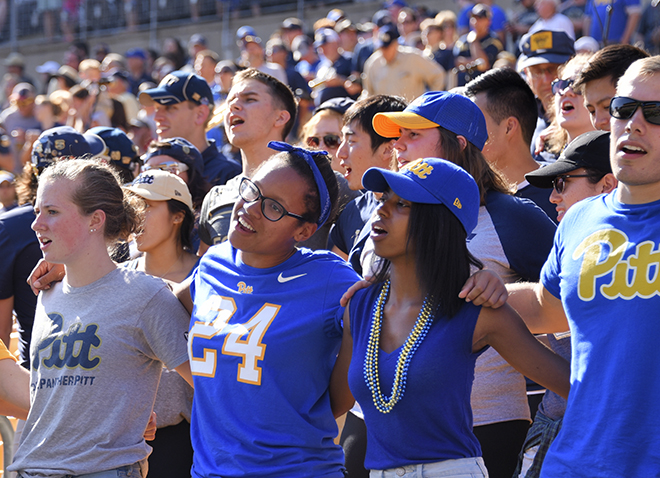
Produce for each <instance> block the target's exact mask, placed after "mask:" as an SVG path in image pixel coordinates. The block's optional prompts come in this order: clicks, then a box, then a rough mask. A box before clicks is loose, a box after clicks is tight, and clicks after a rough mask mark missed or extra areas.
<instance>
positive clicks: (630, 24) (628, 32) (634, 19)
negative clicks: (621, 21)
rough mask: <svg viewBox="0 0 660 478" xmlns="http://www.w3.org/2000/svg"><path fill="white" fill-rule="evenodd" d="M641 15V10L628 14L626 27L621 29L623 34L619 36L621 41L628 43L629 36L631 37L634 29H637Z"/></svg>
mask: <svg viewBox="0 0 660 478" xmlns="http://www.w3.org/2000/svg"><path fill="white" fill-rule="evenodd" d="M641 17H642V13H641V12H635V13H630V14H628V21H627V22H626V29H625V30H624V31H623V36H622V37H621V43H623V44H624V45H625V44H628V43H630V38H631V37H632V35H633V33H635V30H637V24H638V23H639V19H640V18H641Z"/></svg>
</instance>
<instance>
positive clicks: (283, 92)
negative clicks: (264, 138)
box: [232, 68, 298, 140]
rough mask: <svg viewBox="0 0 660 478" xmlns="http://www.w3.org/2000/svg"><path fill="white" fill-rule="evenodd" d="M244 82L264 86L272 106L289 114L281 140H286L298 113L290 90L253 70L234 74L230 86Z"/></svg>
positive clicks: (274, 79)
mask: <svg viewBox="0 0 660 478" xmlns="http://www.w3.org/2000/svg"><path fill="white" fill-rule="evenodd" d="M246 80H256V81H258V82H259V83H262V84H264V85H265V86H266V87H268V91H269V92H270V96H271V98H272V100H273V106H275V107H276V108H279V109H281V110H285V111H288V112H289V115H290V116H291V117H290V118H289V121H287V123H286V125H284V130H283V131H282V140H284V139H286V137H287V136H289V133H291V130H292V129H293V125H294V124H295V122H296V114H297V112H298V103H297V101H296V97H295V96H294V94H293V91H291V88H289V87H288V86H287V85H285V84H284V83H282V82H281V81H280V80H278V79H277V78H275V77H273V76H271V75H269V74H267V73H262V72H261V71H259V70H256V69H254V68H248V69H246V70H242V71H239V72H238V73H236V75H235V76H234V79H233V80H232V86H233V85H237V84H238V83H240V82H241V81H246Z"/></svg>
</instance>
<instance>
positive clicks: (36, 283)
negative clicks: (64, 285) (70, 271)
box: [27, 259, 66, 295]
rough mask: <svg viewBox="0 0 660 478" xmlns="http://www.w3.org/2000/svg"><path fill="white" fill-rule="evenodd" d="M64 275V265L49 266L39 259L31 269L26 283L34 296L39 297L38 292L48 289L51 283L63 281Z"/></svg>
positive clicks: (49, 264)
mask: <svg viewBox="0 0 660 478" xmlns="http://www.w3.org/2000/svg"><path fill="white" fill-rule="evenodd" d="M64 274H66V271H65V270H64V265H62V264H51V263H50V262H46V261H45V260H44V259H41V260H40V261H39V262H37V265H36V266H34V269H32V272H31V273H30V277H28V279H27V283H28V285H29V286H30V287H31V288H32V292H34V295H39V291H41V290H48V289H50V285H51V283H53V282H57V281H61V280H62V279H64Z"/></svg>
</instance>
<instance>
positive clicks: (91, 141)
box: [30, 126, 104, 170]
mask: <svg viewBox="0 0 660 478" xmlns="http://www.w3.org/2000/svg"><path fill="white" fill-rule="evenodd" d="M103 147H104V144H103V140H101V138H99V137H98V136H97V135H95V134H92V133H85V134H84V135H83V134H80V133H79V132H78V131H76V130H75V129H73V128H72V127H71V126H58V127H56V128H51V129H47V130H46V131H44V132H43V133H41V134H40V135H39V137H38V138H37V140H36V141H35V142H34V144H33V145H32V155H31V157H30V159H31V161H32V166H33V167H34V168H37V169H38V170H41V169H43V168H45V167H47V166H50V165H51V164H52V163H53V162H54V161H55V160H56V159H59V158H79V157H83V156H89V157H92V156H94V155H96V154H98V153H100V152H101V151H102V150H103Z"/></svg>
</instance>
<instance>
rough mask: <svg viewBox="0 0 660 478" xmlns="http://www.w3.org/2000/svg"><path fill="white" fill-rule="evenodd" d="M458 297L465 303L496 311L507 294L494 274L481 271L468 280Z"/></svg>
mask: <svg viewBox="0 0 660 478" xmlns="http://www.w3.org/2000/svg"><path fill="white" fill-rule="evenodd" d="M458 296H459V297H460V298H461V299H465V302H472V303H473V304H474V305H483V306H484V307H492V308H493V309H497V308H498V307H502V306H503V305H504V304H505V303H506V300H507V297H508V293H507V289H506V286H505V285H504V282H503V281H502V279H501V278H500V276H499V275H497V273H496V272H493V271H489V270H487V269H483V270H480V271H477V272H475V273H474V274H472V275H471V276H470V277H469V278H468V280H467V281H466V282H465V285H463V288H462V289H461V291H460V292H459V293H458Z"/></svg>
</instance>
